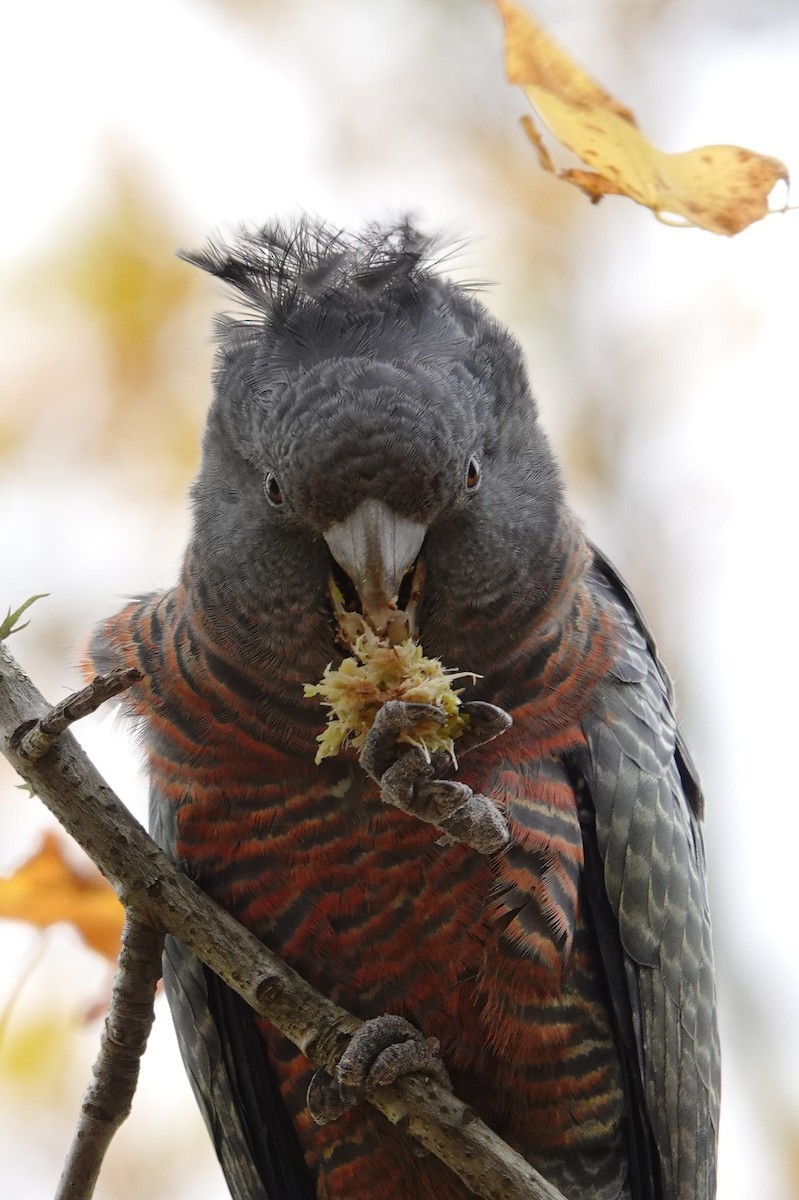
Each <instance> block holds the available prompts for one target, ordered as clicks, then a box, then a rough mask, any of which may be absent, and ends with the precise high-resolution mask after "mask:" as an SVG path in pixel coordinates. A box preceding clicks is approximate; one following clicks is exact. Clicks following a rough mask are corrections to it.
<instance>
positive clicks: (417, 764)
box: [360, 700, 512, 854]
mask: <svg viewBox="0 0 799 1200" xmlns="http://www.w3.org/2000/svg"><path fill="white" fill-rule="evenodd" d="M460 712H461V713H462V714H463V715H464V716H466V717H468V718H469V724H468V726H467V728H466V729H465V730H464V732H463V734H462V736H461V737H460V738H459V739H458V743H457V747H458V753H459V754H465V753H468V751H469V750H474V749H475V748H476V747H477V746H482V745H484V744H485V743H486V742H489V741H491V740H492V738H495V737H498V736H499V735H500V734H501V733H504V732H505V730H506V729H508V728H509V727H510V725H511V724H512V719H511V717H510V716H509V715H508V713H506V712H505V711H504V709H501V708H497V707H496V705H494V704H483V703H482V702H480V701H472V702H470V703H466V704H462V705H461V707H460ZM423 720H426V721H434V722H435V723H437V724H439V725H443V724H444V722H445V721H446V716H445V714H444V713H443V712H442V711H441V710H440V709H438V708H435V707H434V706H433V705H429V704H409V703H406V702H404V701H402V700H390V701H388V702H387V703H386V704H384V705H383V707H382V708H381V709H380V711H379V712H378V714H377V716H376V717H375V720H374V723H373V725H372V728H371V729H370V730H369V733H368V734H367V736H366V741H365V743H364V747H363V750H362V751H361V758H360V761H361V766H362V767H363V768H364V770H365V771H366V772H367V774H368V775H371V777H372V778H373V779H374V780H376V781H377V782H378V783H379V784H380V795H381V797H382V798H383V800H384V801H385V802H386V803H387V804H393V805H394V806H395V807H396V808H401V809H402V811H403V812H407V813H410V814H411V815H412V816H415V817H419V818H420V819H421V820H422V821H427V822H429V823H430V824H431V825H435V826H436V828H438V829H440V830H441V832H442V833H443V835H444V839H445V840H446V841H449V842H463V843H464V844H465V845H467V846H471V847H472V848H473V849H474V850H477V851H479V852H480V853H481V854H492V853H494V852H495V851H497V850H501V849H502V847H503V846H504V845H505V844H506V843H507V841H508V827H507V824H506V822H505V818H504V817H503V815H502V813H501V812H500V811H499V809H498V808H497V806H496V804H494V802H493V801H492V800H490V799H489V798H488V797H487V796H481V795H480V794H479V793H475V792H473V791H472V789H471V788H470V787H467V785H466V784H465V783H459V782H458V781H457V780H454V779H443V778H440V777H439V776H441V775H444V774H446V773H447V771H449V770H450V768H451V765H452V764H451V761H450V758H449V756H448V755H447V754H446V753H445V752H444V751H437V752H436V753H434V754H433V755H432V756H431V757H429V758H428V757H427V756H426V755H425V754H424V752H423V751H422V750H420V749H419V747H418V746H413V745H408V744H406V743H403V742H401V741H399V735H400V734H401V733H404V732H410V731H412V730H413V729H414V727H415V726H416V725H418V724H419V722H420V721H423Z"/></svg>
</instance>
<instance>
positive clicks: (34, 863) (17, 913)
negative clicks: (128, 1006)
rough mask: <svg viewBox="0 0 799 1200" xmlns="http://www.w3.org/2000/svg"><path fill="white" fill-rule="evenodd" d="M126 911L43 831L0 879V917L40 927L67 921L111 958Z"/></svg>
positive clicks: (99, 878) (113, 959)
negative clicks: (21, 860)
mask: <svg viewBox="0 0 799 1200" xmlns="http://www.w3.org/2000/svg"><path fill="white" fill-rule="evenodd" d="M124 916H125V910H124V909H123V907H122V905H121V904H120V902H119V900H118V899H117V896H116V893H115V892H114V890H113V888H112V887H111V885H110V884H109V883H108V882H107V881H106V880H105V879H104V878H103V876H102V875H101V874H100V873H99V871H97V872H92V873H91V874H89V873H84V872H80V871H77V870H76V869H75V867H74V866H73V865H72V863H70V862H69V861H68V860H67V858H66V857H65V856H64V853H63V849H62V842H61V839H60V838H58V837H57V836H56V835H55V834H53V833H47V834H45V837H44V840H43V842H42V845H41V847H40V848H39V850H37V852H36V853H35V854H34V855H32V857H31V858H29V859H27V861H26V862H24V863H22V865H21V866H20V867H18V868H17V870H16V871H15V872H14V874H13V875H10V876H7V877H5V878H0V917H5V918H7V919H9V920H12V921H25V922H27V923H28V924H29V925H36V926H39V927H44V926H47V925H56V924H58V923H59V922H61V921H66V922H67V923H68V924H70V925H73V926H74V927H75V929H77V931H78V933H79V934H80V935H81V937H82V938H83V940H84V941H85V942H86V944H87V945H88V946H91V948H92V949H93V950H96V951H97V952H98V954H102V955H104V956H105V958H107V959H109V960H110V961H111V962H112V963H115V962H116V960H117V955H118V954H119V946H120V939H121V935H122V922H123V920H124Z"/></svg>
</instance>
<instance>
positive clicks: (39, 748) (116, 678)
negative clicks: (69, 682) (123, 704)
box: [17, 667, 142, 762]
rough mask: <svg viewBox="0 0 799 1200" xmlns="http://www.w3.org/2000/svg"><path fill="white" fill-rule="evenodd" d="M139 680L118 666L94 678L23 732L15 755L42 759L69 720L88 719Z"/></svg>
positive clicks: (132, 670) (135, 673)
mask: <svg viewBox="0 0 799 1200" xmlns="http://www.w3.org/2000/svg"><path fill="white" fill-rule="evenodd" d="M141 677H142V675H141V671H140V670H139V669H138V668H137V667H120V668H118V669H117V670H116V671H109V672H108V674H107V675H97V676H95V678H94V679H93V680H92V681H91V683H90V684H89V685H88V687H85V688H82V689H81V691H79V692H73V693H72V695H70V696H67V698H66V699H65V700H62V701H61V703H60V704H54V705H53V707H52V708H51V709H50V711H49V712H48V713H46V714H45V716H43V717H40V718H39V719H38V720H37V721H35V722H34V723H33V724H32V725H31V727H30V728H29V729H26V731H25V733H24V735H23V736H22V737H21V738H20V741H19V745H18V747H17V748H18V750H19V753H20V754H21V755H22V757H23V758H27V759H28V760H30V761H31V762H33V761H35V760H36V759H37V758H43V757H44V755H45V754H46V753H47V751H48V750H49V749H50V748H51V746H52V745H53V744H54V743H55V742H56V741H57V740H58V738H60V737H61V734H62V733H63V732H64V731H65V730H66V729H68V728H69V726H70V725H71V724H72V723H73V721H79V720H80V719H81V717H88V715H89V713H93V712H94V711H95V710H96V709H98V708H99V707H100V705H101V704H105V702H106V700H110V699H111V698H112V697H113V696H118V695H119V693H120V692H124V691H127V689H128V688H129V687H132V686H133V684H134V683H138V681H139V680H140V679H141Z"/></svg>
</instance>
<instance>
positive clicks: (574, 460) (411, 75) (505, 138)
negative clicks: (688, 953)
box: [0, 0, 799, 1200]
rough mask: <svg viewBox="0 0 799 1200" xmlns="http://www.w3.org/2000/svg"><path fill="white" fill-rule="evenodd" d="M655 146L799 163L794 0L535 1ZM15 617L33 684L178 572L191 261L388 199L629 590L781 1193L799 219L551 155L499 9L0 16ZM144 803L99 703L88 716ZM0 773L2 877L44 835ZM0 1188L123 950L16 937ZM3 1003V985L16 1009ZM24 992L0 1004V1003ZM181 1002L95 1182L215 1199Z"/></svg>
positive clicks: (2, 557) (745, 1108)
mask: <svg viewBox="0 0 799 1200" xmlns="http://www.w3.org/2000/svg"><path fill="white" fill-rule="evenodd" d="M532 11H533V12H534V15H535V16H537V17H538V19H539V20H541V21H542V22H543V23H544V24H545V26H547V27H548V29H549V31H550V32H551V33H552V34H553V35H554V36H555V37H557V38H558V39H559V40H560V41H561V42H562V43H563V44H565V45H566V46H568V47H569V48H570V49H571V50H572V52H573V53H574V54H575V55H576V56H577V58H578V60H580V61H582V62H583V64H584V65H585V66H586V67H587V68H588V69H589V70H590V72H591V73H592V74H593V75H595V76H596V77H597V78H598V79H599V80H600V81H601V82H602V83H604V84H605V85H606V86H607V87H609V88H610V89H611V90H612V91H614V92H615V93H616V94H617V95H618V96H619V97H620V98H621V99H623V100H624V101H625V102H626V103H628V104H630V105H631V106H632V108H633V109H634V111H635V112H636V115H637V117H638V120H639V123H640V124H641V125H642V126H643V128H644V130H645V132H646V133H647V134H648V135H649V136H650V137H651V138H652V140H653V141H655V142H656V143H657V144H658V145H660V146H661V147H663V148H664V149H667V150H683V149H689V148H691V147H693V146H699V145H702V144H705V143H712V142H735V143H737V144H740V145H743V146H747V147H749V148H751V149H754V150H757V151H760V152H763V153H767V154H773V155H776V156H777V157H779V158H782V159H783V160H784V161H785V162H787V164H788V165H789V167H793V169H794V171H796V170H797V169H799V156H798V155H797V150H798V149H799V10H797V7H796V5H795V3H794V2H793V0H723V2H722V0H690V2H689V0H634V2H633V0H565V2H564V0H537V3H536V4H535V7H534V9H533V10H532ZM4 44H5V53H4V56H3V57H4V65H3V71H2V74H1V75H0V108H1V110H2V113H3V119H2V127H0V141H1V144H2V162H3V166H4V172H3V173H4V177H5V180H6V183H5V184H4V185H3V188H2V193H0V212H1V213H2V220H0V270H2V279H1V280H0V317H1V318H2V320H1V322H0V328H1V329H2V335H1V336H2V352H1V353H0V563H1V564H2V565H1V566H0V610H1V611H0V617H2V615H3V613H4V612H5V609H6V607H8V606H11V607H12V608H13V607H16V605H17V604H19V603H20V602H21V601H22V600H24V599H25V598H26V597H28V596H30V595H31V594H33V593H37V592H49V593H50V595H49V598H48V599H45V600H41V601H39V603H38V604H37V605H36V606H35V608H34V609H33V610H32V612H31V613H30V614H29V615H30V616H31V617H32V621H31V624H30V626H29V628H27V629H26V630H24V631H23V632H21V633H19V634H17V635H15V636H14V637H13V639H12V641H11V643H10V649H11V650H12V652H13V653H14V654H15V655H16V656H18V657H19V659H20V660H21V661H22V663H23V665H24V666H25V667H26V669H27V670H28V671H29V673H30V674H31V675H32V676H33V677H34V679H35V680H36V682H37V683H38V685H39V686H40V687H41V688H42V690H43V691H44V692H45V694H46V695H47V696H48V697H49V698H50V699H51V700H53V701H55V700H57V699H59V698H60V697H62V696H63V695H64V694H66V692H68V691H69V690H72V689H73V688H75V687H76V686H78V682H79V680H78V673H77V670H76V663H77V661H78V660H79V657H80V652H81V646H82V643H83V641H84V639H85V637H86V635H87V632H88V630H89V629H90V628H91V626H92V625H93V623H94V622H95V621H97V620H98V619H99V618H101V617H102V616H104V615H106V614H108V613H110V612H111V611H114V610H116V608H118V607H120V604H121V597H124V596H127V595H129V594H132V593H134V594H135V593H138V592H142V591H146V590H149V589H153V588H159V587H162V586H166V585H168V584H170V583H171V582H172V581H173V580H174V578H175V575H176V572H177V569H178V564H179V561H180V555H181V549H182V546H183V543H184V539H185V536H186V530H187V523H188V509H187V504H186V500H185V492H186V488H187V485H188V483H189V481H190V480H191V478H192V474H193V472H194V469H195V467H196V463H197V458H198V438H199V434H200V430H201V427H202V422H203V417H204V413H205V410H206V407H207V404H208V399H209V395H210V384H209V373H210V369H211V363H212V356H213V346H212V341H211V316H212V313H213V312H214V311H215V310H217V309H218V308H220V307H222V308H224V307H225V306H226V305H227V304H228V303H229V301H228V299H227V297H226V296H225V295H224V293H223V291H222V289H221V287H220V286H219V285H218V284H217V283H216V282H215V281H213V280H211V279H210V278H208V277H204V276H202V275H201V274H200V273H199V272H197V271H195V270H193V269H192V268H190V267H188V266H187V265H185V264H183V263H181V262H179V261H178V260H176V259H175V258H174V255H173V252H174V250H175V249H176V248H177V247H180V246H188V247H192V246H197V245H198V244H200V243H201V242H202V241H203V239H204V238H205V237H206V236H207V235H209V234H217V233H221V234H225V233H231V232H233V231H235V229H236V228H237V227H238V226H239V224H240V223H241V222H248V223H259V222H264V221H266V220H269V219H272V218H273V217H275V216H291V215H292V214H296V213H298V212H300V211H303V210H308V211H310V212H311V213H314V214H316V215H319V216H323V217H325V218H327V219H329V220H330V221H332V222H334V223H337V224H341V225H344V226H349V225H357V224H359V223H360V222H361V221H363V220H365V219H371V218H384V217H387V216H392V215H397V214H400V213H404V212H406V211H409V212H411V213H412V214H414V215H415V216H416V218H417V219H418V221H419V223H420V225H421V226H422V227H423V228H424V229H426V230H429V231H434V230H437V229H445V230H449V231H451V232H452V234H453V237H454V239H460V238H463V237H465V238H468V239H469V240H468V243H467V245H466V246H465V248H463V249H461V250H460V251H459V252H458V254H457V256H456V258H455V259H454V260H453V262H452V264H451V269H452V271H453V272H454V273H455V274H456V276H457V277H459V278H461V279H463V280H469V281H471V280H475V279H477V280H485V281H486V283H487V288H486V292H485V298H486V301H487V303H488V305H489V306H490V308H491V309H492V310H493V312H494V313H495V314H496V315H497V316H498V317H499V318H501V319H502V320H503V321H505V322H507V323H508V324H509V325H510V326H511V327H512V328H513V329H514V331H515V332H516V334H517V335H518V336H519V338H520V339H521V341H522V343H523V344H524V347H525V350H526V353H527V357H528V362H529V368H530V373H531V376H532V380H533V384H534V388H535V391H536V394H537V396H538V398H539V402H540V406H541V409H542V413H543V419H544V421H545V424H546V426H547V428H548V429H549V431H550V433H551V435H552V438H553V440H554V443H555V445H556V449H557V451H558V453H559V455H560V458H561V460H562V462H563V464H564V467H565V470H566V474H567V477H568V480H569V486H570V492H571V497H572V501H573V504H574V506H575V507H576V509H577V510H578V512H579V513H580V514H581V516H582V517H583V519H584V520H585V522H586V525H587V526H588V529H589V531H590V533H591V535H592V536H593V538H594V539H595V540H596V541H598V542H599V543H600V544H601V545H602V546H603V547H604V549H605V550H606V551H607V553H608V554H609V555H610V556H611V557H612V558H613V559H614V560H615V561H616V562H617V564H618V565H619V567H620V568H621V570H622V571H623V573H624V574H625V575H626V576H627V578H628V579H629V581H630V583H631V584H632V586H633V588H634V590H635V591H636V593H637V595H638V597H639V599H640V600H641V602H642V605H643V607H644V609H645V611H646V612H647V613H648V615H649V618H650V621H651V623H652V624H653V626H654V628H655V631H656V633H657V635H658V639H659V643H660V648H661V651H662V654H663V656H664V658H665V660H666V662H667V663H668V664H669V666H670V669H671V671H672V672H673V674H674V676H675V679H676V684H677V690H678V694H679V700H680V709H681V715H682V718H683V721H684V723H685V725H686V727H687V730H688V734H689V739H690V741H691V743H692V745H693V746H694V748H695V752H696V757H697V758H698V760H699V763H700V766H701V768H702V772H703V777H704V781H705V787H706V791H707V795H708V811H709V815H708V821H707V843H708V853H709V860H710V871H711V892H712V903H713V910H714V918H715V931H716V949H717V956H718V962H719V974H720V989H721V1021H722V1035H723V1043H724V1052H725V1059H724V1068H725V1075H724V1109H723V1124H722V1135H721V1166H720V1188H719V1196H720V1200H788V1198H789V1197H799V1020H798V1019H797V1016H799V954H798V953H797V948H798V943H797V934H796V911H797V901H796V879H797V864H796V847H797V787H796V780H795V776H794V773H793V772H792V770H791V769H790V760H789V757H788V753H787V751H788V750H789V749H790V747H791V745H794V744H795V741H796V730H797V717H799V712H798V711H797V699H796V696H797V679H799V652H798V651H797V645H798V644H799V639H797V634H796V585H797V539H796V526H797V515H799V504H798V503H797V501H798V500H799V496H798V495H797V492H798V490H799V489H798V485H797V448H798V447H797V415H796V412H797V399H798V397H797V349H796V346H797V327H798V322H799V283H798V282H797V281H798V280H799V254H798V253H797V251H798V250H799V223H797V220H796V217H795V215H788V216H774V217H771V218H769V219H768V220H766V221H765V222H762V223H760V224H758V225H756V226H754V227H752V228H751V229H749V230H748V231H746V232H744V233H743V234H742V235H740V236H739V237H738V238H736V239H734V240H727V239H724V238H719V237H715V236H713V235H711V234H707V233H702V232H698V231H694V230H688V231H684V230H675V229H671V228H667V227H666V226H664V225H661V224H658V222H657V221H656V220H655V219H654V217H653V216H652V215H651V214H650V213H649V212H648V211H646V210H644V209H642V208H639V207H637V206H635V205H634V204H633V203H632V202H631V201H628V200H625V199H616V198H610V199H607V200H605V201H604V202H603V203H601V204H600V205H599V206H598V207H592V206H591V205H590V204H589V203H588V201H587V200H586V199H585V198H584V197H583V196H582V195H580V194H579V193H577V192H576V191H574V190H572V189H570V188H568V187H567V186H566V185H565V184H561V183H558V182H557V181H556V180H554V179H553V178H552V177H550V176H545V175H543V174H542V173H541V172H540V170H539V169H538V167H537V165H536V163H535V159H534V154H533V153H532V150H531V148H530V147H529V145H528V143H527V141H526V139H525V137H524V135H523V133H522V132H521V130H520V128H519V126H518V117H519V116H520V115H521V114H522V113H524V112H525V111H527V109H526V102H525V100H524V98H523V96H522V94H521V92H520V91H518V89H513V88H510V87H509V86H508V85H507V84H506V83H505V81H504V74H503V67H502V53H501V28H500V22H499V20H498V18H497V16H496V14H495V13H494V11H493V10H492V9H491V8H490V7H489V6H488V5H487V4H485V3H483V2H482V0H384V2H383V3H380V4H375V3H373V2H371V3H370V2H369V0H328V2H327V3H323V2H322V0H317V2H314V0H218V2H216V3H215V2H214V0H204V2H203V0H139V2H138V3H137V4H135V5H134V4H132V3H126V2H122V3H117V4H107V3H104V2H102V0H71V2H70V3H69V4H67V5H65V4H60V3H57V2H56V0H39V2H38V3H32V4H28V5H16V6H14V8H13V11H12V10H11V9H10V8H9V10H8V12H7V13H6V16H5V21H4ZM78 736H79V737H80V738H81V740H82V741H83V742H84V743H85V745H86V746H87V748H88V749H89V751H90V753H91V754H92V755H93V757H94V759H95V761H96V763H97V764H98V766H99V767H100V769H101V770H102V771H103V772H104V774H105V775H106V777H107V778H108V780H109V781H110V782H111V783H112V785H113V786H114V787H116V789H117V790H118V791H119V793H120V794H121V795H122V796H123V797H124V798H125V800H126V801H127V802H128V803H129V804H130V806H131V808H132V809H133V810H134V811H135V812H136V813H137V814H138V815H140V816H141V817H142V818H144V813H145V787H144V782H143V779H142V777H141V773H140V769H139V767H140V765H139V762H138V760H137V757H136V754H135V752H134V751H133V749H132V748H131V746H130V744H129V742H128V740H127V739H126V736H125V732H124V729H122V728H121V727H120V726H119V725H118V724H117V723H116V722H115V720H114V718H113V717H101V718H97V719H96V720H92V721H87V722H84V723H83V724H81V726H79V727H78ZM16 782H17V781H16V779H15V778H14V776H13V774H12V772H11V771H10V769H9V768H8V767H7V765H6V763H5V762H4V761H0V872H3V871H6V872H7V871H11V870H12V869H13V868H14V867H15V865H17V864H18V863H19V862H20V861H21V860H22V859H24V858H25V857H26V855H28V854H29V853H31V852H32V851H33V850H34V849H35V848H36V846H37V844H38V842H39V840H40V839H41V836H42V833H43V831H44V830H45V829H47V828H49V827H50V825H51V821H50V819H49V818H48V816H47V815H46V813H45V810H44V809H43V807H42V806H41V804H40V803H39V802H38V801H37V800H34V799H29V798H28V797H27V795H26V794H25V793H24V792H23V791H20V790H17V789H16V787H15V784H16ZM0 963H1V964H2V966H0V1010H2V1011H6V1013H7V1019H6V1021H5V1027H4V1029H3V1035H2V1041H0V1193H1V1194H2V1195H3V1197H5V1198H6V1200H23V1198H24V1200H39V1198H40V1197H41V1198H45V1197H49V1196H51V1195H52V1193H53V1190H54V1187H55V1183H56V1180H57V1178H58V1175H59V1173H60V1167H61V1163H62V1161H63V1158H64V1154H65V1151H66V1147H67V1144H68V1141H69V1138H70V1133H71V1129H72V1125H73V1122H74V1118H75V1115H76V1112H77V1109H78V1106H79V1102H80V1096H81V1093H82V1091H83V1088H84V1086H85V1084H86V1082H87V1079H88V1077H89V1072H90V1064H91V1062H92V1060H93V1057H94V1053H95V1050H96V1045H97V1039H98V1035H99V1022H98V1019H97V1017H96V1016H92V1011H93V1010H94V1009H96V1007H97V1005H98V1004H101V1003H102V1001H103V1000H104V997H105V995H106V993H107V988H108V978H109V971H110V968H109V966H108V965H107V964H106V963H105V962H104V961H103V959H102V958H100V957H99V956H98V955H95V954H94V953H93V952H92V951H91V950H89V949H88V948H86V947H85V946H84V945H83V944H82V943H81V942H80V940H79V939H78V937H77V935H76V934H75V932H74V931H73V930H71V929H70V928H68V927H65V926H60V927H56V928H54V929H51V930H49V931H48V932H47V933H46V934H44V935H41V934H39V933H38V932H36V931H35V930H33V929H31V928H29V927H27V926H24V925H20V924H16V923H12V922H0ZM12 995H14V996H15V1000H14V1003H13V1005H10V1001H11V998H12ZM9 1006H10V1007H9ZM225 1195H226V1192H225V1189H224V1186H223V1183H222V1178H221V1175H220V1173H219V1171H218V1169H217V1166H216V1162H215V1160H214V1159H213V1156H212V1154H211V1151H210V1147H209V1145H208V1143H207V1141H206V1137H205V1133H204V1130H203V1128H202V1126H201V1122H200V1118H199V1116H198V1115H197V1113H196V1111H195V1109H194V1104H193V1100H192V1098H191V1096H190V1093H189V1089H188V1085H187V1083H186V1082H185V1081H184V1077H183V1071H182V1068H181V1066H180V1063H179V1060H178V1056H177V1051H176V1049H175V1047H174V1045H173V1039H172V1032H171V1027H170V1022H169V1017H168V1013H167V1009H166V1005H165V1003H164V1001H163V999H161V1001H160V1002H159V1009H158V1019H157V1021H156V1026H155V1031H154V1034H153V1039H152V1045H151V1049H150V1050H149V1051H148V1054H147V1056H146V1059H145V1064H144V1070H143V1078H142V1083H141V1087H140V1090H139V1093H138V1095H137V1097H136V1101H135V1104H134V1111H133V1115H132V1117H131V1119H130V1121H129V1122H128V1123H127V1125H126V1126H125V1127H124V1129H123V1130H122V1132H121V1134H120V1135H119V1136H118V1138H117V1139H116V1141H115V1143H114V1145H113V1148H112V1150H111V1153H110V1155H109V1157H108V1159H107V1163H106V1167H105V1170H104V1173H103V1176H102V1179H101V1182H100V1185H99V1187H98V1191H97V1197H98V1200H129V1198H130V1200H133V1198H134V1197H135V1198H137V1200H164V1198H166V1197H169V1198H170V1200H182V1198H184V1197H186V1198H187V1197H189V1196H191V1197H192V1200H223V1197H225Z"/></svg>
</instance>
